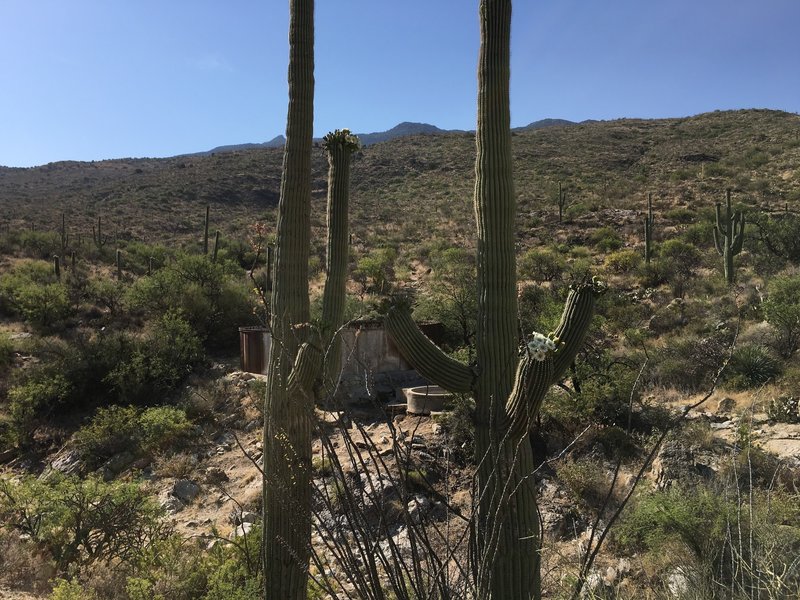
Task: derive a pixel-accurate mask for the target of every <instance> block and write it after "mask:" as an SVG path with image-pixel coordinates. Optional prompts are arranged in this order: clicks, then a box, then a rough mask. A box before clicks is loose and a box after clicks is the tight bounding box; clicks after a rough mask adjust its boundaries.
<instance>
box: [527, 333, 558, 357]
mask: <svg viewBox="0 0 800 600" xmlns="http://www.w3.org/2000/svg"><path fill="white" fill-rule="evenodd" d="M556 342H557V340H553V339H551V338H549V337H547V336H546V335H544V334H541V333H537V332H535V331H534V332H533V333H532V334H531V336H530V338H528V352H529V353H530V355H531V356H532V357H533V359H534V360H538V361H539V362H542V361H543V360H544V359H545V358H547V353H548V352H555V351H556V348H557V346H556Z"/></svg>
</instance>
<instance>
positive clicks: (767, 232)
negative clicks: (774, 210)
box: [753, 213, 800, 264]
mask: <svg viewBox="0 0 800 600" xmlns="http://www.w3.org/2000/svg"><path fill="white" fill-rule="evenodd" d="M753 225H754V226H755V227H756V231H757V238H758V240H759V241H760V242H761V244H762V245H763V247H764V249H765V250H766V251H767V252H769V253H770V254H772V255H773V256H776V257H778V258H780V259H782V260H784V261H789V262H791V263H793V264H800V215H797V214H794V213H784V214H780V215H772V216H760V215H757V216H756V217H755V219H754V220H753Z"/></svg>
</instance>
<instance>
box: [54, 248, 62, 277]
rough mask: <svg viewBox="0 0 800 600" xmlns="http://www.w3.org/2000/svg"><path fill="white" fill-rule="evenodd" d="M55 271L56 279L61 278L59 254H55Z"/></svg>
mask: <svg viewBox="0 0 800 600" xmlns="http://www.w3.org/2000/svg"><path fill="white" fill-rule="evenodd" d="M53 273H54V274H55V276H56V279H61V257H59V256H58V254H54V255H53Z"/></svg>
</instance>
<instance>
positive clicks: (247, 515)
mask: <svg viewBox="0 0 800 600" xmlns="http://www.w3.org/2000/svg"><path fill="white" fill-rule="evenodd" d="M240 521H241V522H242V523H250V524H251V525H254V524H255V523H258V515H257V514H256V513H254V512H250V511H247V510H246V511H244V512H243V513H242V514H241V516H240Z"/></svg>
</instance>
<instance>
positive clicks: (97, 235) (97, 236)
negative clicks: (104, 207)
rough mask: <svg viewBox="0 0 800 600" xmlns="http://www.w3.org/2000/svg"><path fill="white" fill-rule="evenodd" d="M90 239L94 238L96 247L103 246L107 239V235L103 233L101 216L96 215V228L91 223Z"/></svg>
mask: <svg viewBox="0 0 800 600" xmlns="http://www.w3.org/2000/svg"><path fill="white" fill-rule="evenodd" d="M92 239H93V240H94V244H95V246H97V247H98V248H102V247H103V246H105V245H106V242H107V241H108V236H104V235H103V219H102V217H97V229H95V227H94V225H92Z"/></svg>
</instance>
